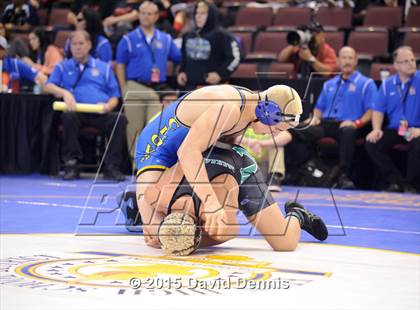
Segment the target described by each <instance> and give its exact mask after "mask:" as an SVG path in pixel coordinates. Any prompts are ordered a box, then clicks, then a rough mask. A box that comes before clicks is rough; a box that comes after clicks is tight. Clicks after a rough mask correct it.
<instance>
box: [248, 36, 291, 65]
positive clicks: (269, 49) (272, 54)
mask: <svg viewBox="0 0 420 310" xmlns="http://www.w3.org/2000/svg"><path fill="white" fill-rule="evenodd" d="M286 36H287V33H285V32H260V33H259V34H258V36H257V38H256V39H255V48H254V52H253V53H250V54H248V56H247V58H248V59H254V58H258V59H261V58H264V59H271V60H276V59H277V55H278V54H279V53H280V51H281V50H282V49H283V48H285V47H286V46H287V42H286Z"/></svg>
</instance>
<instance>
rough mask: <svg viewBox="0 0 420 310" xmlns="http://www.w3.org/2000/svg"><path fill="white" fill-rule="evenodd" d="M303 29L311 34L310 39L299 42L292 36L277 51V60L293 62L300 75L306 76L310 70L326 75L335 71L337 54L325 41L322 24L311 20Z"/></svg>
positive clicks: (336, 68) (336, 69)
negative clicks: (281, 48)
mask: <svg viewBox="0 0 420 310" xmlns="http://www.w3.org/2000/svg"><path fill="white" fill-rule="evenodd" d="M303 30H305V31H307V32H308V33H310V34H311V35H310V36H311V40H310V41H309V42H300V40H299V39H298V37H297V36H296V37H295V38H294V37H293V36H292V37H291V39H290V42H289V45H288V46H286V47H285V48H284V49H283V50H282V51H281V52H280V53H279V55H278V58H277V61H278V62H292V63H294V65H295V69H296V71H297V73H298V75H300V76H302V77H308V76H309V74H310V73H311V72H325V73H327V75H330V74H331V73H334V72H337V71H338V67H337V55H336V53H335V50H334V49H333V48H332V47H331V46H330V45H329V44H328V43H327V42H326V40H325V33H324V28H323V27H322V25H320V24H319V23H317V22H313V23H311V24H310V25H308V26H307V27H305V28H304V29H303ZM289 37H290V35H289V36H288V38H289ZM288 41H289V39H288Z"/></svg>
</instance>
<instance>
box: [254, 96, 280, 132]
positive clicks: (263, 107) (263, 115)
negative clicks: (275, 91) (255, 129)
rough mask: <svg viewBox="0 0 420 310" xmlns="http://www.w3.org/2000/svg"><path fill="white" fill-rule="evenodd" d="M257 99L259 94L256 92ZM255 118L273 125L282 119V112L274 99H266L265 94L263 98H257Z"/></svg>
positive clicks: (265, 123)
mask: <svg viewBox="0 0 420 310" xmlns="http://www.w3.org/2000/svg"><path fill="white" fill-rule="evenodd" d="M258 97H259V99H261V98H260V94H258ZM255 115H256V116H257V119H258V120H259V121H260V122H261V123H263V124H264V125H268V126H273V125H276V124H278V123H280V122H281V121H282V112H281V109H280V107H279V106H278V104H277V103H275V102H274V101H271V100H268V97H267V94H266V95H265V100H259V101H258V104H257V107H256V108H255Z"/></svg>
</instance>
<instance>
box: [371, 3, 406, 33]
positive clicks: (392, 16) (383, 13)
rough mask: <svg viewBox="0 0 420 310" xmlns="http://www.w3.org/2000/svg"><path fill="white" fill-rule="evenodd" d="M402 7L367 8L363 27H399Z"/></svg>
mask: <svg viewBox="0 0 420 310" xmlns="http://www.w3.org/2000/svg"><path fill="white" fill-rule="evenodd" d="M401 24H402V7H386V6H369V7H368V8H367V10H366V16H365V19H364V21H363V26H365V27H386V28H393V27H400V26H401Z"/></svg>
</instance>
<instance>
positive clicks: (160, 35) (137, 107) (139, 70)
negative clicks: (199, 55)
mask: <svg viewBox="0 0 420 310" xmlns="http://www.w3.org/2000/svg"><path fill="white" fill-rule="evenodd" d="M158 18H159V8H158V6H157V5H156V4H155V3H154V2H152V1H144V2H143V3H142V4H141V5H140V7H139V20H140V27H138V28H136V29H135V30H133V31H131V32H130V33H128V34H127V35H125V36H123V37H122V39H121V40H120V42H119V43H118V47H117V56H116V62H117V66H116V73H117V77H118V80H119V83H120V87H121V90H122V91H123V93H124V94H125V95H124V108H125V112H126V115H127V118H128V130H127V137H128V143H129V147H130V148H131V149H132V151H134V150H133V147H132V146H133V145H134V140H135V139H136V137H137V135H138V133H139V132H140V131H141V130H142V129H143V127H144V126H145V125H146V123H147V121H148V120H149V119H150V118H151V117H153V116H154V115H156V113H158V112H159V111H160V110H161V108H162V106H161V105H160V102H159V96H158V95H157V93H156V92H155V90H159V89H160V88H162V87H163V85H164V84H165V82H166V63H167V61H168V60H172V61H173V62H175V63H178V62H180V60H181V52H180V50H179V49H178V48H177V47H176V45H175V44H174V42H173V40H172V37H171V36H170V35H169V34H167V33H164V32H162V31H159V30H157V29H156V28H155V24H156V22H157V20H158ZM132 153H133V152H132Z"/></svg>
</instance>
